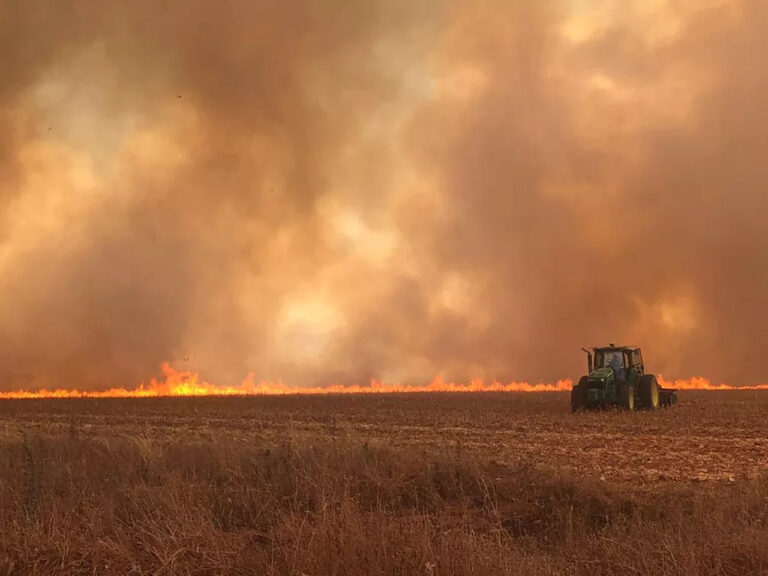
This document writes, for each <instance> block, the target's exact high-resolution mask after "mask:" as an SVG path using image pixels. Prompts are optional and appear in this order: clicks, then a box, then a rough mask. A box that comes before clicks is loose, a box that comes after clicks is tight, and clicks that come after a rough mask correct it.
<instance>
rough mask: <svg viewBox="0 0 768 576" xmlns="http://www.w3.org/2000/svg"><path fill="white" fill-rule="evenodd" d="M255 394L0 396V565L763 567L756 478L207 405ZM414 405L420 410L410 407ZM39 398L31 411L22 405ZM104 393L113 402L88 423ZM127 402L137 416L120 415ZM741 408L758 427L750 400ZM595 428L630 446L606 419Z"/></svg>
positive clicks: (328, 571) (766, 490)
mask: <svg viewBox="0 0 768 576" xmlns="http://www.w3.org/2000/svg"><path fill="white" fill-rule="evenodd" d="M727 398H735V396H729V397H727ZM559 400H560V399H552V400H542V399H541V398H532V399H530V400H520V401H521V402H530V403H531V404H529V405H528V406H529V408H528V411H529V412H530V413H535V410H538V409H539V408H537V407H539V406H544V405H545V404H540V403H541V402H545V403H546V402H551V403H552V404H551V405H550V409H552V410H556V409H555V408H554V407H555V406H559V404H554V402H555V401H557V402H559ZM705 401H706V402H711V401H712V400H709V399H707V400H705ZM265 402H266V404H264V403H263V402H262V403H259V402H255V401H254V402H251V404H249V405H248V406H250V408H244V407H243V405H241V404H238V403H237V400H236V399H229V400H226V401H218V400H210V401H208V402H201V401H195V400H174V401H170V400H168V401H160V400H158V401H154V402H153V403H150V404H146V403H142V401H131V402H128V401H116V402H111V403H79V402H78V401H67V402H64V401H62V402H59V403H56V402H54V403H51V404H45V403H38V404H29V403H25V402H24V401H20V402H18V403H12V404H4V405H3V406H1V407H0V417H1V418H2V420H0V422H3V423H4V425H5V435H4V436H2V440H0V472H1V473H0V522H2V524H1V525H0V526H2V528H1V530H2V532H1V535H0V575H2V574H20V575H27V574H41V575H42V574H61V575H64V574H134V575H138V574H158V575H159V574H166V575H170V574H200V575H213V574H266V575H296V576H300V575H309V576H321V575H346V574H350V575H352V574H354V575H358V574H362V575H366V574H370V575H381V576H385V575H397V574H400V575H421V576H436V575H464V574H467V575H468V574H478V575H483V574H510V575H521V576H527V575H537V576H538V575H574V576H576V575H584V576H587V575H589V576H599V575H630V574H645V575H659V576H661V575H670V576H671V575H682V576H693V575H701V576H704V575H732V576H742V575H752V574H754V575H758V574H768V479H766V478H765V477H761V476H753V477H751V478H747V477H743V478H738V479H736V481H734V482H698V483H687V482H669V481H667V482H659V483H657V484H654V485H649V484H647V483H642V482H641V483H638V484H632V483H631V482H626V481H616V482H614V481H611V480H610V479H609V480H607V481H605V480H601V479H600V478H599V476H595V475H589V474H586V475H584V474H581V475H579V476H576V473H575V472H573V471H568V470H567V469H566V468H564V467H561V466H559V465H558V466H557V467H551V468H547V467H546V466H543V465H542V463H541V461H537V462H533V463H531V462H528V463H526V462H527V461H526V460H518V461H515V462H506V463H501V462H500V461H498V460H497V459H495V458H491V457H489V454H488V453H486V452H484V451H483V450H475V449H467V448H466V447H465V448H462V447H461V446H454V445H453V444H451V442H450V439H449V438H446V439H445V444H444V446H445V448H444V449H442V450H439V449H438V450H436V449H434V447H433V446H432V444H431V439H430V442H428V443H426V444H423V445H418V444H406V445H397V446H394V447H393V446H391V445H389V444H390V443H388V442H386V437H382V438H380V439H377V438H376V437H375V436H373V437H372V438H370V439H368V440H367V441H366V440H361V439H359V438H357V439H356V438H354V437H351V436H350V435H349V434H334V433H333V431H334V430H338V429H340V428H341V429H344V427H343V426H341V424H340V423H339V422H330V423H327V424H326V425H327V430H328V431H327V433H322V432H319V431H317V430H315V429H313V430H314V432H313V433H312V434H305V433H293V432H290V433H287V434H285V435H283V436H281V437H273V436H259V435H254V436H246V437H244V436H243V435H242V434H240V433H239V432H237V433H234V434H227V433H225V430H227V429H228V428H225V427H224V423H223V422H222V421H220V420H217V415H218V416H221V415H224V414H226V413H227V411H229V412H231V414H232V417H231V421H230V422H229V424H228V426H229V427H230V428H231V429H232V430H235V431H238V430H239V424H238V423H237V421H238V419H239V418H240V417H241V416H243V414H245V413H246V412H248V413H250V412H254V411H255V412H258V413H260V414H262V415H266V414H268V413H272V412H279V411H280V410H287V409H288V407H290V406H291V405H292V404H291V402H292V401H291V400H290V399H282V400H279V401H277V400H275V401H272V400H269V401H265ZM296 402H301V403H300V404H297V405H296V406H295V407H296V408H297V410H296V413H297V414H300V412H301V410H307V412H306V414H318V413H319V414H325V412H323V411H324V410H326V409H327V408H329V407H331V406H334V405H335V404H334V401H333V399H327V402H326V403H320V404H311V403H310V404H307V401H306V400H301V401H299V400H296ZM340 402H342V403H340V404H338V406H339V407H340V408H339V413H340V414H341V416H340V417H342V418H347V419H350V418H351V419H354V418H353V416H354V417H355V418H356V417H358V416H360V425H361V426H362V425H363V423H364V422H365V421H366V420H375V419H376V418H387V419H391V420H393V421H394V422H398V420H397V418H395V417H394V416H393V415H392V414H394V412H393V413H392V414H389V415H387V414H388V413H387V411H386V410H387V408H386V407H387V406H391V407H392V406H394V407H395V408H396V412H397V413H398V414H400V416H401V417H402V418H406V419H410V418H415V419H417V420H423V421H427V422H428V421H430V420H431V419H434V420H435V421H437V420H440V419H441V418H448V419H449V420H450V418H451V414H453V415H454V416H453V418H460V419H461V418H464V417H466V412H464V413H462V414H463V415H461V416H456V414H457V413H461V409H460V407H462V406H464V407H466V406H469V405H472V404H473V403H477V406H486V407H487V409H488V411H489V412H490V413H491V420H492V421H494V422H495V416H493V411H492V408H491V407H492V406H498V405H499V399H498V398H490V397H489V398H487V399H485V400H483V399H476V398H474V397H473V398H465V399H463V400H462V399H457V398H445V399H440V400H437V401H436V404H435V403H434V402H435V401H433V400H431V399H426V400H416V401H415V402H414V401H405V400H403V401H402V402H403V404H400V403H399V402H400V401H399V400H396V399H387V400H385V401H384V403H383V404H382V402H381V401H378V404H356V402H358V400H355V399H352V400H349V401H346V402H347V404H346V405H345V404H343V401H340ZM361 402H362V401H361ZM365 402H368V401H367V400H366V401H365ZM387 402H390V403H391V404H387ZM420 402H421V403H420ZM425 402H429V403H433V411H435V410H436V411H437V412H438V413H439V414H440V415H441V416H440V417H437V416H435V414H434V413H433V412H430V411H429V410H427V409H426V408H425V406H427V404H425ZM510 402H515V400H514V399H510ZM265 405H266V406H267V408H264V406H265ZM227 406H231V408H227ZM307 406H310V408H307ZM345 406H346V407H345ZM350 406H353V407H354V409H352V408H350ZM361 406H363V407H364V406H367V407H368V410H369V412H368V413H366V411H365V410H363V411H362V413H361V412H360V410H359V409H360V407H361ZM409 406H415V408H413V410H417V411H418V413H417V414H410V415H408V414H406V413H408V411H409V410H410V409H411V408H408V407H409ZM515 406H517V405H516V404H515ZM270 407H271V408H270ZM318 407H319V408H318ZM377 407H381V410H383V411H384V412H383V416H382V413H381V411H378V412H377ZM762 407H763V408H764V405H762ZM298 408H300V410H299V409H298ZM198 409H199V411H200V413H202V412H204V413H205V414H207V415H208V416H210V417H211V420H210V422H214V421H216V422H219V424H218V425H219V428H216V425H215V424H210V422H209V425H207V426H206V427H205V429H206V431H205V432H200V431H198V433H195V432H194V430H189V429H186V432H185V433H184V434H171V433H170V432H169V430H170V429H169V430H166V431H165V432H163V431H162V430H160V431H159V432H158V429H157V428H156V427H151V426H149V424H148V423H147V421H144V423H143V424H142V418H144V417H143V416H141V415H142V414H146V415H147V416H146V418H147V419H148V420H149V421H152V422H155V419H157V418H159V419H161V420H162V418H165V419H167V420H169V421H174V420H173V418H172V415H173V414H176V415H178V414H181V413H192V412H194V413H196V414H198V416H199V413H198ZM474 409H475V408H472V409H471V410H474ZM506 409H507V408H502V410H506ZM760 409H761V410H762V408H760ZM44 410H48V411H49V413H48V414H43V415H42V416H40V417H39V420H38V421H34V418H32V413H33V412H35V411H37V412H40V411H44ZM318 410H319V412H318ZM345 410H348V411H349V412H348V414H347V416H344V414H345ZM478 410H479V408H478ZM514 410H522V409H520V408H519V407H516V408H514V409H513V410H512V411H513V412H514ZM746 410H747V409H746V408H745V411H746ZM78 411H82V412H83V414H79V413H78ZM100 411H101V414H102V416H103V415H104V414H107V415H109V416H108V417H107V418H106V419H104V420H103V422H102V425H101V426H100V427H95V426H94V425H93V424H92V423H93V422H94V420H92V418H93V417H94V415H95V414H98V413H99V412H100ZM86 412H87V414H85V413H86ZM523 412H525V410H523ZM710 412H711V414H717V415H718V416H717V417H720V416H721V412H722V411H720V410H715V409H712V410H710ZM377 413H378V416H377V415H376V414H377ZM704 413H705V414H706V413H707V412H706V411H704ZM160 414H164V415H165V416H163V417H162V418H160V417H159V416H158V415H160ZM366 414H367V416H366ZM521 414H522V413H521ZM673 414H674V413H672V412H669V413H667V414H665V415H663V416H661V417H662V418H667V419H669V418H674V417H675V416H674V415H673ZM678 414H683V415H685V411H684V410H683V411H681V412H680V413H678ZM57 415H58V417H57ZM363 416H365V417H363ZM635 416H636V417H638V418H635V419H634V420H631V421H629V420H627V419H626V418H624V417H623V416H622V415H618V414H613V415H611V414H605V415H597V416H594V417H593V416H584V417H582V416H574V417H572V418H571V419H570V420H567V421H564V422H566V426H569V427H575V428H576V429H577V430H578V429H580V428H579V427H582V426H585V425H590V426H591V425H592V424H594V423H597V422H599V423H601V425H602V426H604V427H605V428H606V429H607V430H610V429H611V427H610V421H611V419H613V420H614V421H615V423H616V425H617V426H619V427H620V426H621V425H627V426H629V425H631V426H632V427H640V428H642V427H646V426H647V427H649V428H652V427H653V426H657V425H658V421H656V420H653V416H654V415H647V414H645V415H643V414H637V415H635ZM560 417H561V418H562V416H560ZM713 417H714V416H713ZM67 418H68V420H67ZM121 418H124V419H123V420H121ZM585 418H586V420H585ZM643 418H645V420H643ZM110 419H114V420H115V422H116V424H115V426H114V427H113V426H111V425H110ZM130 419H133V421H134V425H133V426H134V433H133V434H129V433H126V429H125V428H121V425H120V422H123V423H125V422H126V421H127V420H130ZM734 419H735V420H738V418H734ZM742 420H744V421H748V422H750V424H749V426H746V427H745V430H748V431H749V434H751V435H753V436H754V435H755V434H758V431H757V430H756V429H755V427H754V425H753V418H751V417H745V418H742ZM519 421H520V419H519V418H518V424H517V425H519ZM67 422H68V423H67ZM86 422H88V423H86ZM176 422H177V424H178V421H176ZM627 422H630V424H627ZM654 422H655V424H654ZM622 423H624V424H622ZM395 425H397V424H395ZM514 425H516V424H514V423H513V422H510V423H509V426H514ZM249 426H255V424H253V423H252V424H250V425H249ZM293 426H294V424H291V430H292V429H293ZM299 428H301V427H300V426H299ZM217 430H218V432H217ZM110 431H111V432H110ZM411 432H412V433H417V432H413V430H412V431H411ZM590 441H591V442H594V438H593V439H591V440H590ZM605 442H606V444H613V449H614V450H616V451H617V453H621V452H622V451H623V450H625V448H624V444H623V443H622V442H621V438H619V437H616V436H615V435H610V434H607V435H606V438H605ZM549 448H550V447H549V446H546V445H542V446H540V447H539V449H540V450H541V451H542V452H546V451H547V450H548V449H549ZM558 462H559V461H558Z"/></svg>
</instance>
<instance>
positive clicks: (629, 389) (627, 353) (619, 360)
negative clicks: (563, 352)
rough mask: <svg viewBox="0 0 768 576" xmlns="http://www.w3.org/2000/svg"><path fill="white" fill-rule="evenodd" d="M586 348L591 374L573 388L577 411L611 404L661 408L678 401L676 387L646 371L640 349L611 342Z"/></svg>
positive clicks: (572, 407) (650, 408)
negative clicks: (664, 385) (603, 345)
mask: <svg viewBox="0 0 768 576" xmlns="http://www.w3.org/2000/svg"><path fill="white" fill-rule="evenodd" d="M582 350H584V352H586V353H587V366H588V368H589V374H587V375H586V376H582V378H581V380H579V383H578V384H576V386H574V387H573V390H572V391H571V409H572V410H573V411H574V412H577V411H579V410H595V409H599V408H610V407H618V408H620V409H622V410H630V411H632V410H637V409H644V410H657V409H658V408H659V407H661V406H671V405H672V404H675V403H676V402H677V394H676V393H675V390H672V389H671V388H663V387H662V386H661V385H660V384H659V382H658V380H656V376H654V375H653V374H646V373H645V365H644V364H643V354H642V352H641V351H640V348H635V347H632V346H616V345H614V344H610V345H609V346H606V347H602V348H592V350H591V351H590V350H587V349H585V348H582ZM593 354H594V364H593Z"/></svg>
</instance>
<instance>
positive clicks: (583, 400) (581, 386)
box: [571, 376, 587, 412]
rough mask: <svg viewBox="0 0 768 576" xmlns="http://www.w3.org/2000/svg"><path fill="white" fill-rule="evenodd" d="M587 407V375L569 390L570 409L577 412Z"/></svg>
mask: <svg viewBox="0 0 768 576" xmlns="http://www.w3.org/2000/svg"><path fill="white" fill-rule="evenodd" d="M586 407H587V377H586V376H583V377H582V378H581V380H579V383H578V384H576V386H574V387H573V389H572V390H571V411H572V412H578V411H579V410H584V409H585V408H586Z"/></svg>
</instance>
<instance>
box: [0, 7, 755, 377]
mask: <svg viewBox="0 0 768 576" xmlns="http://www.w3.org/2000/svg"><path fill="white" fill-rule="evenodd" d="M654 6H655V8H654V9H653V10H650V9H649V8H647V5H646V3H627V2H621V3H619V2H616V3H607V4H606V5H604V6H602V7H601V8H595V7H593V6H592V5H591V4H589V3H579V2H574V3H571V4H566V3H561V2H514V3H509V2H497V1H494V0H488V1H486V2H479V3H473V4H471V5H468V4H466V3H453V2H438V1H434V2H416V3H411V2H387V3H378V2H356V3H354V4H353V5H348V3H334V2H324V3H321V4H319V3H316V2H308V1H305V2H300V1H297V2H290V3H279V4H277V3H268V2H244V1H237V0H227V1H225V2H220V3H216V4H215V5H212V4H209V3H202V2H192V3H190V2H177V1H170V0H169V1H166V2H160V3H157V2H153V3H150V2H133V3H130V5H128V4H126V5H124V6H117V5H110V4H109V3H106V4H100V5H94V4H93V3H90V2H81V1H70V2H52V1H51V2H45V1H34V2H16V1H13V0H7V1H4V2H2V3H0V70H2V72H3V77H2V81H0V106H2V108H1V109H0V129H1V130H0V183H1V184H2V198H1V200H2V202H1V203H0V209H1V210H2V217H1V218H0V221H2V232H1V233H0V241H1V242H2V244H0V294H1V295H2V301H3V306H2V307H0V350H2V352H3V362H2V363H1V364H0V365H2V371H3V374H2V376H3V387H4V388H5V389H6V390H16V389H37V388H40V387H46V388H52V389H53V388H66V389H71V388H78V389H81V390H106V389H110V388H113V387H116V386H117V387H126V388H128V389H134V388H133V387H135V385H136V383H137V382H143V381H147V378H148V377H149V375H152V374H155V373H156V372H157V367H158V366H160V365H161V363H162V362H165V361H170V362H172V363H173V364H174V365H175V366H177V367H185V368H188V369H190V370H192V371H197V370H199V371H200V372H201V373H202V374H204V375H205V378H207V379H208V380H210V381H216V382H240V381H241V380H242V378H243V375H245V374H248V373H249V372H253V373H254V374H255V375H256V378H258V379H262V378H263V379H264V380H265V381H269V382H278V381H280V380H281V379H282V380H283V381H285V382H287V383H290V384H291V386H299V387H301V386H307V387H317V386H322V385H324V384H328V383H338V384H342V385H343V384H352V383H360V382H366V381H369V380H370V379H376V380H377V381H387V382H399V383H402V384H403V385H408V384H410V383H421V382H430V381H432V380H433V378H435V376H436V375H438V376H440V377H442V378H444V381H446V382H450V381H466V382H468V381H470V380H472V379H474V378H482V379H484V381H486V382H493V381H500V382H510V381H517V380H527V381H531V382H541V381H548V382H553V383H554V382H557V381H558V380H560V379H565V378H569V377H574V376H575V375H577V374H579V373H580V372H581V371H583V368H582V366H581V363H582V358H581V355H580V353H579V352H578V349H579V347H580V346H581V345H583V344H599V343H605V342H606V341H608V340H613V341H624V342H627V343H632V344H638V345H642V346H643V348H644V350H645V354H646V359H647V361H648V365H649V367H650V368H652V369H653V370H654V371H656V372H662V373H663V374H665V375H668V376H670V377H677V376H680V377H687V376H689V375H692V374H701V375H705V376H708V377H709V378H711V379H712V380H713V381H715V382H720V381H727V382H729V383H736V384H756V383H757V381H756V380H757V379H760V378H761V377H760V375H759V374H756V373H755V371H754V369H753V368H752V366H755V365H757V363H758V360H759V358H760V355H761V352H762V350H763V349H764V347H765V344H766V341H765V336H764V334H763V333H764V330H763V326H764V324H765V322H764V320H765V318H764V316H765V315H764V314H763V313H762V312H761V296H762V294H764V293H765V291H766V288H768V275H767V274H768V273H767V272H766V270H768V266H766V265H767V264H768V262H767V261H766V258H768V257H767V256H766V254H768V251H766V248H768V246H766V244H767V243H768V240H767V239H766V236H765V234H764V232H763V226H762V221H761V214H763V213H764V212H765V209H766V208H768V197H767V196H766V195H765V194H764V192H763V189H764V186H765V184H766V181H767V180H768V173H767V172H766V170H765V168H764V162H762V161H761V159H762V157H763V156H764V152H765V147H766V142H765V139H764V138H763V134H764V133H766V126H765V124H766V121H767V120H766V115H765V113H764V111H763V106H762V102H764V101H765V99H766V96H768V94H767V93H768V84H766V81H765V79H764V74H761V73H760V68H759V59H758V58H757V57H756V55H758V54H761V53H763V52H764V50H763V49H764V48H765V47H764V46H763V44H764V42H765V40H764V34H762V31H763V30H764V29H765V26H766V24H768V12H767V11H766V9H765V8H764V7H762V5H760V4H759V3H758V2H756V1H753V0H743V1H728V2H719V3H718V2H713V3H708V4H706V5H704V4H702V3H700V2H697V3H690V5H687V4H686V3H674V5H672V3H663V2H662V3H656V4H654ZM554 385H555V386H557V384H554Z"/></svg>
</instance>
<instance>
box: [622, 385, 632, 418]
mask: <svg viewBox="0 0 768 576" xmlns="http://www.w3.org/2000/svg"><path fill="white" fill-rule="evenodd" d="M619 407H620V408H621V409H622V410H628V411H629V412H634V410H635V388H634V386H632V385H631V384H625V385H623V386H622V387H621V388H620V389H619Z"/></svg>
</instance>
